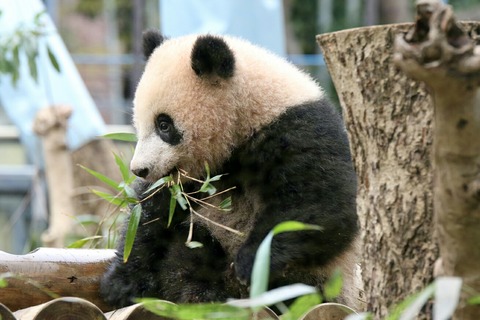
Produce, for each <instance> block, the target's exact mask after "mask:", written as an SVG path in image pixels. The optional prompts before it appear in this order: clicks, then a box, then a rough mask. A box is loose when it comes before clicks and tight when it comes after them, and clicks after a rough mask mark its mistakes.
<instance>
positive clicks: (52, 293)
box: [0, 248, 115, 311]
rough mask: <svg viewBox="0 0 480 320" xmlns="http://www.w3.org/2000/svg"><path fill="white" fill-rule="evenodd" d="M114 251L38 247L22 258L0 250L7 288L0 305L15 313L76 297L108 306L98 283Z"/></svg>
mask: <svg viewBox="0 0 480 320" xmlns="http://www.w3.org/2000/svg"><path fill="white" fill-rule="evenodd" d="M114 256H115V251H114V250H98V249H57V248H39V249H37V250H35V251H32V252H31V253H29V254H26V255H12V254H8V253H5V252H2V251H0V274H4V275H3V276H4V277H5V276H7V277H6V278H7V282H8V285H7V286H6V287H5V288H1V289H0V302H1V303H3V304H4V305H5V306H7V307H8V308H10V310H12V311H16V310H19V309H23V308H28V307H30V306H34V305H38V304H41V303H45V302H47V301H49V300H52V299H54V298H58V297H66V296H76V297H80V298H83V299H86V300H88V301H91V302H92V303H94V304H95V305H97V306H98V307H99V308H100V309H102V310H103V311H110V310H111V309H112V308H111V307H109V306H108V305H107V304H106V303H105V302H104V301H103V300H102V299H101V297H100V295H99V293H98V292H99V288H98V286H99V280H100V277H101V275H102V274H103V273H104V271H105V268H106V267H107V265H108V263H109V261H110V260H111V259H112V258H113V257H114Z"/></svg>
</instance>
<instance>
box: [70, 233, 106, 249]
mask: <svg viewBox="0 0 480 320" xmlns="http://www.w3.org/2000/svg"><path fill="white" fill-rule="evenodd" d="M102 238H103V237H102V236H92V237H86V238H83V239H80V240H77V241H75V242H73V243H71V244H70V245H69V246H68V247H67V248H74V249H78V248H82V247H83V246H84V245H85V244H86V243H87V242H89V241H92V240H97V239H102Z"/></svg>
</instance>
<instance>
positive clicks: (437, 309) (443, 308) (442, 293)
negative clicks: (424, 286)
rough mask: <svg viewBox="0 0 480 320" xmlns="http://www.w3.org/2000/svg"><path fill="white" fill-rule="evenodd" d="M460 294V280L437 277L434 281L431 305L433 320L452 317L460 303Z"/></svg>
mask: <svg viewBox="0 0 480 320" xmlns="http://www.w3.org/2000/svg"><path fill="white" fill-rule="evenodd" d="M461 292H462V278H459V277H438V278H437V279H436V280H435V304H434V305H433V318H434V319H435V320H447V319H450V318H451V317H452V315H453V312H454V311H455V309H456V308H457V305H458V302H459V301H460V294H461Z"/></svg>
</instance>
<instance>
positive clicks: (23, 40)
mask: <svg viewBox="0 0 480 320" xmlns="http://www.w3.org/2000/svg"><path fill="white" fill-rule="evenodd" d="M43 14H45V12H44V11H41V12H38V13H37V14H36V15H35V17H34V18H33V26H26V25H19V26H18V27H17V28H16V30H15V31H14V32H13V33H12V34H9V35H4V36H3V37H2V38H1V39H0V74H7V75H10V76H11V81H12V84H13V85H14V86H15V85H16V84H17V82H18V80H19V78H20V59H21V56H22V55H24V56H25V57H26V59H27V63H28V69H29V73H30V76H31V77H32V78H33V79H34V80H35V82H38V65H37V57H38V54H39V52H40V50H42V49H43V46H40V43H41V42H40V41H39V40H40V39H41V38H42V37H45V36H46V35H48V30H46V27H45V25H44V24H43V23H42V21H41V17H42V15H43ZM0 18H1V15H0ZM44 46H45V49H46V50H47V55H48V58H49V61H50V63H51V65H52V66H53V68H54V69H55V70H56V71H57V72H60V65H59V63H58V61H57V58H56V57H55V55H54V54H53V52H52V50H51V49H50V47H49V46H48V45H47V44H45V45H44Z"/></svg>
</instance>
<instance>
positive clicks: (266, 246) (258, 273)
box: [250, 231, 273, 298]
mask: <svg viewBox="0 0 480 320" xmlns="http://www.w3.org/2000/svg"><path fill="white" fill-rule="evenodd" d="M272 239H273V232H271V231H270V232H269V233H268V234H267V236H266V237H265V239H263V241H262V243H261V244H260V246H259V247H258V250H257V253H256V255H255V262H254V263H253V269H252V279H251V286H250V298H256V297H258V296H260V295H261V294H262V293H264V292H266V291H267V288H268V278H269V275H270V245H271V244H272Z"/></svg>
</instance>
